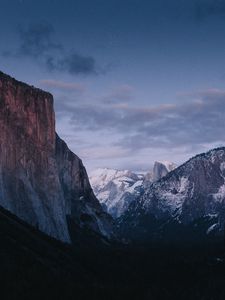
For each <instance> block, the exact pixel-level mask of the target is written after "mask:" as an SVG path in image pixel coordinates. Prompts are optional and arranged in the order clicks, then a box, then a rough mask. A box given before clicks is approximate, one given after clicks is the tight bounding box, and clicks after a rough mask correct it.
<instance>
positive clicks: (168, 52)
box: [0, 0, 225, 171]
mask: <svg viewBox="0 0 225 300" xmlns="http://www.w3.org/2000/svg"><path fill="white" fill-rule="evenodd" d="M12 3H13V4H14V6H13V7H14V9H13V11H12V9H11V5H12ZM224 16H225V5H224V3H223V2H222V1H211V0H207V1H197V0H191V1H189V2H188V3H186V2H185V1H178V0H173V1H170V3H166V1H163V0H160V1H158V2H155V1H142V3H139V2H138V1H136V0H130V1H128V0H125V1H122V2H121V1H118V0H115V1H107V3H105V1H101V0H95V1H88V0H86V1H80V0H79V1H75V2H74V1H72V0H68V1H67V2H66V4H65V5H64V6H62V5H61V1H59V0H52V1H51V0H46V1H43V0H41V1H39V2H38V3H32V4H31V3H29V1H28V0H12V1H10V3H9V1H6V0H3V1H2V9H1V11H0V22H1V23H0V24H1V26H0V32H1V36H2V40H3V41H4V42H3V43H1V45H0V60H1V69H2V71H3V72H5V73H7V74H9V75H10V76H13V77H15V78H17V79H19V80H21V81H24V82H27V83H28V84H31V85H34V86H35V87H38V88H41V89H43V90H46V91H49V92H50V93H52V94H53V96H54V102H55V112H56V129H57V132H58V133H59V135H60V136H61V137H62V138H63V139H64V140H65V141H66V142H67V144H68V146H69V147H70V148H71V150H72V151H73V152H74V153H76V154H77V155H78V156H79V157H81V158H82V160H83V162H84V165H85V166H86V168H87V170H88V171H92V170H94V169H96V168H104V167H107V168H114V169H122V170H123V169H128V170H132V171H136V170H140V171H147V170H149V169H151V168H152V166H153V163H154V161H164V160H168V161H172V162H174V163H176V164H177V165H180V164H182V163H184V162H185V161H186V160H188V159H190V158H191V157H193V156H195V155H196V154H200V153H203V152H207V151H208V150H210V149H213V148H217V147H220V146H223V145H224V132H223V127H224V125H225V119H224V113H225V71H224V65H225V56H224V50H225V39H224V34H225V26H224V25H225V20H224ZM58 20H60V22H59V21H58ZM6 23H7V24H9V25H8V26H7V27H6V26H5V24H6Z"/></svg>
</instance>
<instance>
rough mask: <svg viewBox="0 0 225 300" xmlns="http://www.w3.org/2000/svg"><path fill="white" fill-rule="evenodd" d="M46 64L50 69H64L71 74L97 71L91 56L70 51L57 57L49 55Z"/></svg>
mask: <svg viewBox="0 0 225 300" xmlns="http://www.w3.org/2000/svg"><path fill="white" fill-rule="evenodd" d="M46 65H47V67H48V69H49V70H50V71H60V72H61V71H66V72H68V73H70V74H71V75H76V74H97V73H98V71H97V68H96V62H95V60H94V58H93V57H91V56H83V55H80V54H77V53H71V54H69V55H66V56H64V57H61V58H57V59H55V58H54V57H52V56H49V57H48V58H47V60H46Z"/></svg>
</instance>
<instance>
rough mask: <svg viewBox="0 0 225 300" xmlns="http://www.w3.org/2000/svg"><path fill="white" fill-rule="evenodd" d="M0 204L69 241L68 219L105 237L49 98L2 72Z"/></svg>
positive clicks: (102, 219) (107, 223)
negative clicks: (57, 133)
mask: <svg viewBox="0 0 225 300" xmlns="http://www.w3.org/2000/svg"><path fill="white" fill-rule="evenodd" d="M0 132H1V135H0V205H1V206H3V207H4V208H6V209H8V210H9V211H11V212H12V213H14V214H15V215H16V216H18V217H19V218H21V219H23V220H25V221H26V222H28V223H29V224H31V225H33V226H35V227H36V228H38V229H40V230H41V231H43V232H45V233H47V234H48V235H50V236H53V237H55V238H57V239H60V240H62V241H66V242H69V241H70V234H69V231H68V218H72V219H74V221H75V222H76V223H77V224H78V225H79V226H81V227H87V228H89V229H90V230H93V231H95V232H97V233H99V234H103V235H106V236H108V237H110V236H111V234H112V229H111V219H110V217H109V216H108V215H107V214H105V213H104V212H103V211H102V209H101V206H100V204H99V203H98V201H97V199H96V198H95V196H94V195H93V192H92V190H91V187H90V184H89V181H88V177H87V174H86V170H85V168H84V166H83V164H82V162H81V160H80V159H79V158H78V157H77V156H76V155H75V154H73V153H72V152H71V151H70V150H69V149H68V147H67V146H66V144H65V143H64V142H63V141H62V140H61V139H60V138H59V137H58V136H57V135H56V133H55V115H54V109H53V97H52V95H51V94H49V93H46V92H43V91H41V90H39V89H36V88H34V87H31V86H29V85H27V84H24V83H21V82H19V81H16V80H15V79H13V78H11V77H9V76H7V75H5V74H3V73H0Z"/></svg>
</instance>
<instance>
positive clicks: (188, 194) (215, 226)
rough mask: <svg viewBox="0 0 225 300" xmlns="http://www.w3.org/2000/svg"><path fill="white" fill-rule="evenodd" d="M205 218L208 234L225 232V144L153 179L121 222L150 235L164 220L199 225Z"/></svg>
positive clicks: (130, 228)
mask: <svg viewBox="0 0 225 300" xmlns="http://www.w3.org/2000/svg"><path fill="white" fill-rule="evenodd" d="M200 220H201V222H200ZM203 221H204V222H205V225H206V227H205V229H204V230H205V234H208V233H210V232H212V231H215V230H216V231H217V232H221V233H223V232H224V221H225V148H218V149H214V150H211V151H209V152H207V153H203V154H200V155H197V156H196V157H194V158H192V159H190V160H189V161H188V162H186V163H185V164H183V165H182V166H180V167H178V168H177V169H175V170H174V171H172V172H170V173H168V174H167V175H166V176H165V177H163V178H162V179H161V180H158V181H157V182H155V183H153V184H152V185H151V186H150V187H149V188H148V189H146V190H145V192H144V194H143V195H142V196H141V197H140V198H139V199H138V200H137V201H136V202H135V203H134V204H133V205H132V206H131V207H129V210H128V211H127V214H126V216H124V218H123V219H122V220H121V224H122V227H124V228H126V232H128V231H129V232H131V233H134V232H135V231H136V233H137V232H138V233H139V235H140V236H141V235H142V236H144V235H145V236H148V234H149V232H150V231H151V230H152V228H153V227H154V226H155V225H156V223H158V225H159V227H158V228H156V232H157V230H159V229H160V230H161V229H162V224H164V225H163V226H164V227H166V226H167V225H168V224H169V223H171V222H173V223H176V224H177V225H182V226H189V225H192V226H193V227H195V228H197V226H198V224H199V222H200V223H201V224H202V222H203ZM153 223H154V225H153ZM156 227H157V226H156ZM127 230H128V231H127ZM158 233H159V232H158Z"/></svg>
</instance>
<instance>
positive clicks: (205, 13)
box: [195, 0, 225, 20]
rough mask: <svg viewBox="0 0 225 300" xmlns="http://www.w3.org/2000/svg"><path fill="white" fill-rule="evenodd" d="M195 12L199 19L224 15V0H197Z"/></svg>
mask: <svg viewBox="0 0 225 300" xmlns="http://www.w3.org/2000/svg"><path fill="white" fill-rule="evenodd" d="M195 12H196V16H197V18H198V19H199V20H202V19H205V18H207V17H210V16H224V15H225V2H224V0H197V1H195Z"/></svg>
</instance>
